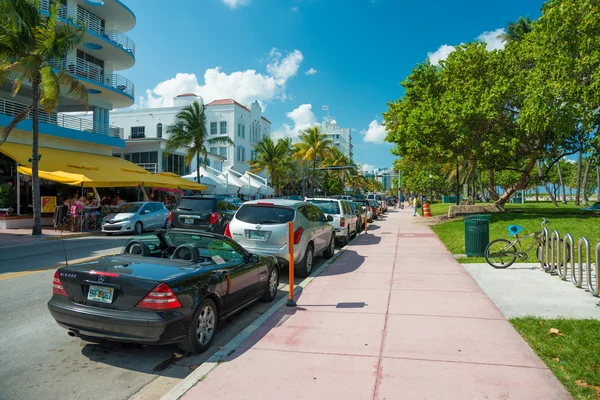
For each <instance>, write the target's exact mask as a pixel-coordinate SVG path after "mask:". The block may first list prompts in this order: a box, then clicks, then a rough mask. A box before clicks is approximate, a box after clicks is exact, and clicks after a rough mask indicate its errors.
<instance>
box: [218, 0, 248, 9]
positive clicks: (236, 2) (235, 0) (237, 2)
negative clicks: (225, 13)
mask: <svg viewBox="0 0 600 400" xmlns="http://www.w3.org/2000/svg"><path fill="white" fill-rule="evenodd" d="M221 1H222V2H223V3H225V5H226V6H228V7H229V8H237V7H240V6H247V5H248V4H250V0H221Z"/></svg>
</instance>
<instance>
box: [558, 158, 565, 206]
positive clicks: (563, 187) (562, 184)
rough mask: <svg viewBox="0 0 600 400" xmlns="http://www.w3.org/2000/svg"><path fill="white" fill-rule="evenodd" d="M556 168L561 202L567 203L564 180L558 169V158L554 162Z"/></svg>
mask: <svg viewBox="0 0 600 400" xmlns="http://www.w3.org/2000/svg"><path fill="white" fill-rule="evenodd" d="M556 169H558V179H559V181H560V187H561V188H562V203H563V204H567V193H566V192H565V182H564V180H563V176H562V171H561V169H560V160H559V161H558V162H557V163H556Z"/></svg>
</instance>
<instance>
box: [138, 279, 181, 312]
mask: <svg viewBox="0 0 600 400" xmlns="http://www.w3.org/2000/svg"><path fill="white" fill-rule="evenodd" d="M135 307H136V308H147V309H150V310H170V309H172V308H179V307H181V303H180V302H179V300H178V299H177V296H175V293H173V291H172V290H171V288H170V287H169V285H167V284H166V283H164V282H161V283H159V284H158V286H156V287H155V288H154V289H152V291H151V292H150V293H148V294H147V295H146V297H144V298H143V299H142V301H140V302H139V303H138V304H137V306H135Z"/></svg>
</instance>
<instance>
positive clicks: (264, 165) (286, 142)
mask: <svg viewBox="0 0 600 400" xmlns="http://www.w3.org/2000/svg"><path fill="white" fill-rule="evenodd" d="M290 145H291V140H290V139H289V138H287V139H279V140H278V141H277V144H275V142H273V140H271V138H270V137H264V138H263V139H262V140H261V141H260V142H258V143H257V144H256V145H255V146H254V151H255V156H254V157H255V158H254V160H250V168H251V169H250V172H252V173H255V174H258V173H260V172H262V171H264V170H265V169H266V170H267V174H268V175H269V176H270V178H271V183H272V184H273V186H274V187H275V190H277V192H279V191H280V189H281V181H280V179H279V177H280V176H281V175H280V174H282V173H283V170H284V163H285V160H286V158H287V156H288V155H289V152H290Z"/></svg>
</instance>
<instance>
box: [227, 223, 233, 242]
mask: <svg viewBox="0 0 600 400" xmlns="http://www.w3.org/2000/svg"><path fill="white" fill-rule="evenodd" d="M225 236H227V237H228V238H229V239H233V238H232V237H231V229H229V224H227V225H225Z"/></svg>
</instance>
